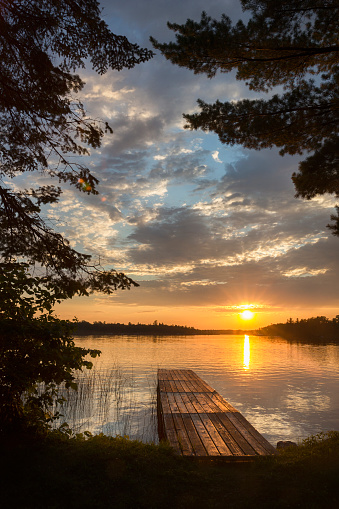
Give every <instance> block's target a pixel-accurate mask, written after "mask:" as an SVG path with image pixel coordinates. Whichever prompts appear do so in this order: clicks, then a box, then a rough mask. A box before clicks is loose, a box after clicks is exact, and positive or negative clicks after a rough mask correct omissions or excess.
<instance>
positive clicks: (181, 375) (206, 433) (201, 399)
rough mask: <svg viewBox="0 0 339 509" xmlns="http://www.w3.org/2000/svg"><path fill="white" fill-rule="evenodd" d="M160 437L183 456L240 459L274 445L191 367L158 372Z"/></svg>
mask: <svg viewBox="0 0 339 509" xmlns="http://www.w3.org/2000/svg"><path fill="white" fill-rule="evenodd" d="M157 390H158V420H159V436H160V434H161V437H160V438H162V437H164V438H165V439H167V440H168V441H169V443H170V444H171V446H172V447H174V449H175V450H176V451H177V452H178V453H179V454H182V455H184V456H198V457H203V456H205V457H206V456H212V457H223V458H225V459H227V458H228V459H234V460H241V461H243V460H244V459H248V458H251V457H254V456H258V455H267V454H274V453H275V452H276V450H275V449H274V447H273V446H272V445H271V444H270V443H269V442H268V441H267V440H266V439H265V438H264V437H263V436H262V435H261V434H260V433H259V432H258V431H257V430H256V429H255V428H254V427H253V426H252V425H251V424H250V423H249V422H248V421H247V420H246V418H245V417H244V416H243V415H241V414H240V413H239V412H238V411H237V410H236V409H235V408H234V407H233V406H232V405H230V404H229V403H228V402H227V401H226V400H225V399H224V398H223V397H222V396H221V395H220V394H218V393H217V392H216V391H215V390H214V389H213V388H212V387H211V386H210V385H209V384H207V383H206V382H205V381H204V380H202V379H201V378H200V377H199V376H198V375H196V374H195V373H194V372H193V371H192V370H186V369H185V370H178V369H175V370H173V369H160V370H159V372H158V389H157Z"/></svg>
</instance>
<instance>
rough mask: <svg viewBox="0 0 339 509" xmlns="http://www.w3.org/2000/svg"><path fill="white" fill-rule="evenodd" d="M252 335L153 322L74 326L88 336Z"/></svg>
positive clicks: (229, 330)
mask: <svg viewBox="0 0 339 509" xmlns="http://www.w3.org/2000/svg"><path fill="white" fill-rule="evenodd" d="M247 333H251V334H253V333H254V331H244V330H239V329H236V330H234V329H225V330H209V329H206V330H205V329H195V328H194V327H188V326H185V325H166V324H164V323H158V321H157V320H155V321H154V322H153V323H152V324H144V323H137V324H134V323H131V322H129V323H128V324H127V325H126V324H124V323H106V322H94V323H90V322H86V321H85V320H82V321H81V322H78V323H77V324H76V329H75V334H76V335H78V336H88V335H92V334H116V335H139V336H143V335H144V336H196V335H220V334H247Z"/></svg>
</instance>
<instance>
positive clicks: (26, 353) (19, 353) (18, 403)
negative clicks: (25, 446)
mask: <svg viewBox="0 0 339 509" xmlns="http://www.w3.org/2000/svg"><path fill="white" fill-rule="evenodd" d="M28 268H29V266H28V264H24V263H20V264H19V263H2V264H0V431H1V432H3V433H8V432H14V433H15V432H17V431H19V430H21V431H22V430H23V428H27V427H30V426H34V427H35V428H37V427H39V426H40V427H41V428H46V426H47V427H48V423H49V422H50V421H51V420H52V419H53V418H54V417H56V416H53V415H51V414H50V412H48V411H47V409H48V408H50V407H51V405H52V403H53V402H55V401H56V402H57V401H58V391H57V386H58V385H60V384H61V383H65V384H66V387H73V388H74V389H75V388H76V385H75V384H74V383H73V380H74V375H73V372H74V370H79V369H80V370H81V369H83V368H90V367H91V366H92V363H91V362H90V361H88V360H85V356H86V355H87V354H89V355H90V356H92V357H95V356H96V355H97V354H99V353H100V352H99V351H98V350H91V349H85V348H80V347H76V346H75V344H74V341H73V339H72V335H71V334H72V331H73V328H74V324H73V323H72V322H70V321H68V320H59V319H58V318H56V317H55V316H54V315H53V310H52V308H53V305H54V304H55V303H56V302H60V301H61V300H62V299H64V298H65V295H64V294H63V293H62V292H60V291H59V290H57V289H56V288H55V286H54V285H53V284H52V283H51V278H48V277H46V278H45V279H44V280H42V279H41V278H40V277H34V276H32V275H30V273H29V271H28ZM42 384H43V389H42V390H38V389H39V387H40V389H41V385H42Z"/></svg>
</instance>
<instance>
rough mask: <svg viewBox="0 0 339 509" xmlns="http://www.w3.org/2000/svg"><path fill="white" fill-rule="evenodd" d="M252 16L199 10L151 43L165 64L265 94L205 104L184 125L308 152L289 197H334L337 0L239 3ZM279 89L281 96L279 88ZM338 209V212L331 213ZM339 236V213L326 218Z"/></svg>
mask: <svg viewBox="0 0 339 509" xmlns="http://www.w3.org/2000/svg"><path fill="white" fill-rule="evenodd" d="M241 2H242V5H243V9H244V10H246V11H250V14H251V18H250V19H249V21H248V23H247V24H245V23H244V22H242V21H238V23H236V24H235V25H232V22H231V20H230V18H229V17H228V16H226V15H223V16H222V18H221V20H220V21H216V20H212V19H211V18H210V17H209V16H207V15H206V13H203V14H202V16H201V20H200V22H195V21H193V20H190V19H188V20H187V21H186V23H185V24H183V25H178V24H176V23H168V27H169V28H170V29H171V30H173V31H174V32H175V33H176V42H170V43H167V44H166V43H165V44H161V43H159V42H158V41H156V40H155V39H153V38H151V41H152V43H153V45H154V47H155V48H157V49H160V51H161V52H162V54H163V55H165V57H166V58H167V59H169V60H170V61H171V62H172V63H174V64H177V65H179V66H182V67H187V68H188V69H191V70H193V71H194V72H195V73H205V74H207V76H208V77H209V78H212V77H213V76H215V74H216V73H217V71H218V70H219V71H220V72H221V73H227V72H230V71H232V70H236V77H237V79H238V80H242V81H245V82H246V84H247V85H248V86H249V88H250V90H253V91H256V92H261V93H263V92H264V93H267V92H271V91H272V90H273V89H274V88H275V87H279V93H276V94H273V95H272V94H271V95H270V98H269V99H266V100H264V99H254V100H249V99H243V100H239V101H228V102H221V101H219V100H217V101H216V102H215V103H214V104H207V103H205V102H204V101H203V100H201V99H199V100H198V104H199V107H200V112H199V113H194V114H192V115H184V118H185V119H186V121H187V124H186V126H185V127H186V128H190V129H198V128H201V129H202V130H204V131H213V132H215V133H216V134H218V136H219V138H220V140H221V142H222V143H227V144H231V145H232V144H235V143H240V144H242V145H243V146H244V147H247V148H251V149H258V150H260V149H262V148H270V147H273V146H277V147H279V148H280V154H281V155H284V154H292V155H293V154H303V153H305V152H306V153H311V155H310V156H309V157H307V158H306V159H304V160H303V161H302V162H301V163H300V165H299V170H298V172H295V173H293V176H292V179H293V181H294V184H295V188H296V191H297V194H296V196H301V197H303V198H306V199H311V198H313V197H314V196H317V195H319V194H324V193H331V194H334V195H335V196H337V197H338V196H339V170H338V162H339V153H338V145H339V133H338V125H339V122H338V120H339V119H338V111H339V109H338V81H339V46H338V23H337V20H338V15H339V6H338V2H336V1H334V0H325V1H324V0H312V1H311V0H301V1H299V2H297V3H295V2H292V1H291V0H288V1H285V0H277V1H275V2H272V1H269V0H241ZM281 90H283V93H281ZM337 212H339V211H338V210H337ZM331 219H332V220H334V221H335V222H334V224H332V225H330V228H331V229H332V233H333V234H334V235H339V215H338V216H332V217H331Z"/></svg>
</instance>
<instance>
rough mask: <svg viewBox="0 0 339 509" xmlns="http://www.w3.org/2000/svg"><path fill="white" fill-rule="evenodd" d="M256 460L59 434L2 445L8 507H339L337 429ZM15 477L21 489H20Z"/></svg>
mask: <svg viewBox="0 0 339 509" xmlns="http://www.w3.org/2000/svg"><path fill="white" fill-rule="evenodd" d="M316 442H317V443H316V444H314V445H310V446H306V447H304V446H303V445H301V446H299V447H297V448H293V449H292V450H291V451H289V453H288V454H287V450H284V452H283V453H282V454H279V455H276V456H274V457H269V458H267V459H265V460H261V461H260V460H259V461H257V462H254V463H253V464H248V463H246V464H235V463H231V464H230V463H226V464H222V463H220V462H209V461H208V460H207V461H199V462H196V461H192V459H191V458H180V457H178V456H176V455H175V454H173V452H172V451H171V450H170V449H169V447H168V446H166V445H163V444H160V445H159V446H157V445H153V444H142V443H140V442H136V441H129V440H125V439H124V438H121V437H116V438H113V437H107V436H104V435H98V436H93V437H90V438H89V439H87V440H85V437H83V436H82V437H81V436H80V437H76V438H72V439H68V438H67V437H64V436H60V433H59V434H54V435H50V436H48V437H46V439H45V440H44V441H41V440H39V441H38V442H36V443H32V442H30V443H27V444H20V445H19V446H18V445H17V444H16V443H15V444H11V445H10V447H9V446H7V444H4V445H3V447H2V460H3V462H4V464H5V465H6V469H4V470H5V471H4V473H3V476H2V481H3V489H2V503H3V505H4V507H14V506H15V507H25V508H27V509H30V508H32V509H46V508H48V509H52V508H53V509H58V508H64V507H86V508H92V507H95V508H98V509H99V508H107V507H111V506H112V501H114V507H115V508H117V509H119V508H121V509H128V508H131V509H132V508H133V509H134V508H136V507H138V508H140V509H144V508H145V509H146V508H147V509H158V508H159V507H161V508H164V509H166V508H168V509H170V508H173V507H175V508H178V509H191V508H192V509H193V508H194V509H195V508H206V509H212V508H213V509H219V508H220V509H222V508H224V507H226V506H227V507H231V508H233V509H245V508H260V509H278V508H279V509H281V508H297V507H298V508H305V509H310V508H312V509H322V508H323V507H327V508H333V509H334V508H335V507H338V473H339V471H338V469H339V467H338V465H339V463H338V459H339V441H338V433H336V434H335V433H334V434H333V435H332V434H329V436H328V437H325V440H319V441H318V439H316ZM18 482H19V484H20V489H17V487H18Z"/></svg>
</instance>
